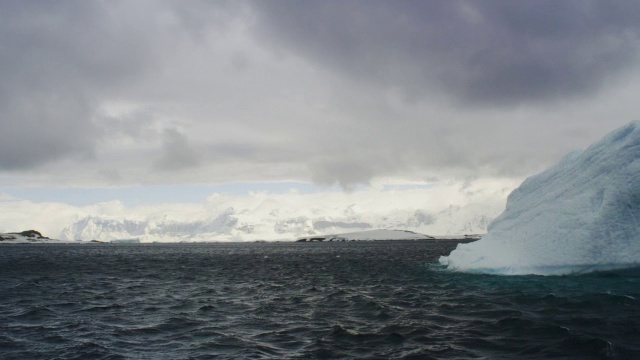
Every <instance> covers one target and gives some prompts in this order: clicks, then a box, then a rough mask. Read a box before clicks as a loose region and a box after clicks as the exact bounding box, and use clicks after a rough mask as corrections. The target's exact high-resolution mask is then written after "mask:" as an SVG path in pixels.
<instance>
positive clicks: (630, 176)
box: [440, 122, 640, 275]
mask: <svg viewBox="0 0 640 360" xmlns="http://www.w3.org/2000/svg"><path fill="white" fill-rule="evenodd" d="M488 230H489V232H488V234H487V235H486V236H484V237H483V238H482V239H481V240H479V241H477V242H475V243H471V244H461V245H459V246H458V247H457V248H456V249H455V250H454V251H452V252H451V254H449V256H444V257H442V258H441V259H440V262H441V263H442V264H444V265H447V266H448V268H449V269H452V270H458V271H469V272H483V273H492V274H508V275H514V274H515V275H521V274H540V275H563V274H574V273H586V272H593V271H605V270H615V269H623V268H629V267H637V266H640V122H634V123H631V124H629V125H627V126H625V127H622V128H620V129H618V130H616V131H614V132H612V133H610V134H609V135H607V136H606V137H604V138H603V139H602V140H600V141H599V142H597V143H595V144H593V145H591V146H590V147H589V148H588V149H586V150H585V151H582V152H574V153H571V154H569V155H568V156H566V157H565V158H564V159H563V160H562V161H561V162H560V163H559V164H557V165H555V166H554V167H552V168H550V169H548V170H546V171H544V172H542V173H540V174H538V175H535V176H532V177H530V178H528V179H527V180H525V181H524V182H523V183H522V185H520V187H518V188H517V189H516V190H514V191H513V192H512V193H511V195H510V196H509V198H508V200H507V206H506V209H505V211H504V213H502V215H500V216H499V217H498V218H497V219H496V220H495V221H494V222H493V223H492V224H490V225H489V228H488Z"/></svg>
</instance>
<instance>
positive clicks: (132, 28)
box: [0, 1, 228, 169]
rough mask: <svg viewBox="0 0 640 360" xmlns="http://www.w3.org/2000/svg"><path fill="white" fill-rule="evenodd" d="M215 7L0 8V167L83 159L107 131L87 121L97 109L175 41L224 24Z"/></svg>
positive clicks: (35, 4)
mask: <svg viewBox="0 0 640 360" xmlns="http://www.w3.org/2000/svg"><path fill="white" fill-rule="evenodd" d="M219 5H220V6H219V7H211V6H207V7H205V6H204V5H203V4H201V3H199V2H193V3H192V4H191V6H190V7H186V9H184V10H182V11H180V12H178V11H173V10H175V9H172V8H171V7H169V6H164V4H163V3H161V2H158V3H154V2H148V3H146V2H137V3H135V4H129V3H127V2H117V1H115V2H99V1H65V2H50V1H29V2H20V1H7V2H2V3H0V73H1V74H2V75H1V80H0V128H1V129H2V131H0V169H28V168H31V167H34V166H38V165H40V164H44V163H47V162H51V161H55V160H58V159H63V158H69V157H77V156H87V155H89V156H91V154H92V153H93V152H94V149H95V146H96V143H97V141H98V140H99V139H100V138H101V137H103V136H104V135H105V134H108V133H109V130H108V129H104V127H102V126H100V124H96V123H95V121H96V120H98V121H99V119H97V117H96V113H97V111H98V107H99V106H100V105H101V102H103V101H104V100H105V99H113V98H115V99H118V98H120V97H125V96H127V93H128V92H129V91H130V90H129V89H130V88H135V85H136V84H137V82H139V81H140V79H142V78H144V77H145V76H152V75H153V74H154V73H155V72H157V71H159V69H161V68H162V62H163V59H164V57H163V53H164V52H166V51H170V50H171V48H172V47H175V46H176V41H178V39H179V40H180V41H184V40H183V39H181V38H180V37H181V36H184V37H190V38H197V37H198V36H199V34H200V32H201V31H200V30H199V29H200V28H201V27H202V23H203V22H204V19H205V18H207V16H208V17H209V18H208V20H207V21H210V20H212V19H217V20H220V19H221V18H222V17H223V16H224V11H223V10H221V9H222V7H223V5H225V4H223V3H220V4H219ZM225 6H226V5H225ZM187 9H190V10H187ZM218 10H220V11H218ZM213 15H215V16H213ZM227 15H228V14H227ZM187 23H188V24H189V26H188V27H187V25H186V24H187ZM220 23H224V22H223V21H221V20H220V21H218V22H216V26H219V24H220Z"/></svg>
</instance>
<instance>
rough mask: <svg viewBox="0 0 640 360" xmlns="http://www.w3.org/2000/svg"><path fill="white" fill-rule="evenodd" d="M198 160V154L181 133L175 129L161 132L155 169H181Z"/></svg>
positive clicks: (190, 165)
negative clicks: (159, 154) (159, 153)
mask: <svg viewBox="0 0 640 360" xmlns="http://www.w3.org/2000/svg"><path fill="white" fill-rule="evenodd" d="M199 162H200V160H199V155H198V154H197V153H196V151H195V150H194V149H193V148H192V147H191V145H190V144H189V141H188V140H187V137H186V136H185V135H184V134H183V133H181V132H179V131H178V130H175V129H166V130H165V131H164V132H163V133H162V148H161V156H160V158H159V159H158V160H157V161H156V163H155V167H156V169H157V170H161V171H175V170H182V169H187V168H191V167H194V166H197V165H198V164H199Z"/></svg>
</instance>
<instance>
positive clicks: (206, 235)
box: [59, 202, 503, 242]
mask: <svg viewBox="0 0 640 360" xmlns="http://www.w3.org/2000/svg"><path fill="white" fill-rule="evenodd" d="M502 207H503V204H502V203H501V202H496V203H495V204H489V203H482V204H479V203H476V204H469V205H466V206H455V205H451V206H449V207H447V208H445V209H442V210H440V211H435V212H430V211H426V210H422V209H412V210H392V211H388V212H380V211H374V210H368V209H366V208H361V207H356V206H354V205H349V206H346V207H343V208H339V207H338V208H332V209H327V208H319V207H313V206H310V207H309V208H308V209H305V211H298V212H295V211H291V210H289V211H287V210H285V209H284V208H277V207H272V206H263V205H261V206H256V207H245V208H234V207H228V208H226V209H224V210H222V211H218V212H216V213H213V214H211V215H210V216H206V217H202V218H194V219H189V220H185V219H184V218H183V219H177V218H171V217H169V216H162V215H157V214H156V215H154V216H148V217H146V218H144V219H129V218H126V217H113V216H105V215H101V216H95V215H91V216H86V217H83V218H80V219H78V220H77V221H75V222H73V223H71V224H70V225H68V226H66V227H65V228H64V229H63V230H62V232H61V234H60V236H59V238H60V239H61V240H67V241H69V240H85V241H89V240H101V241H110V240H116V239H131V238H135V239H139V240H140V241H143V242H152V241H159V242H163V241H256V240H293V239H296V238H300V237H305V236H312V235H320V234H337V233H345V232H356V231H363V230H372V229H397V230H407V231H414V232H418V233H422V234H429V235H435V236H447V235H448V236H451V235H465V234H481V233H485V232H486V229H487V225H488V224H489V223H490V222H491V220H492V219H493V218H495V217H496V216H497V215H498V214H499V213H500V212H501V211H502V210H503V208H502Z"/></svg>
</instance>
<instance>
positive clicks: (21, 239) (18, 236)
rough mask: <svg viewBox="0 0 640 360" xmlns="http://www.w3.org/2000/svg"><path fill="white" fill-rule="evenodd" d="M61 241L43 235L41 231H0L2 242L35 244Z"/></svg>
mask: <svg viewBox="0 0 640 360" xmlns="http://www.w3.org/2000/svg"><path fill="white" fill-rule="evenodd" d="M60 242H61V241H59V240H55V239H49V238H48V237H46V236H42V234H41V233H40V232H39V231H36V230H26V231H22V232H13V233H0V244H34V243H60Z"/></svg>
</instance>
